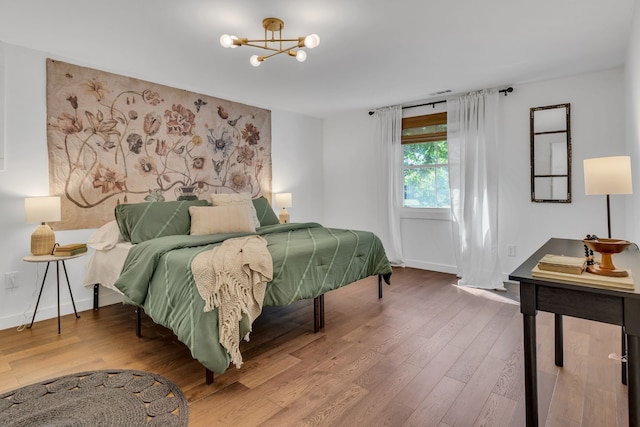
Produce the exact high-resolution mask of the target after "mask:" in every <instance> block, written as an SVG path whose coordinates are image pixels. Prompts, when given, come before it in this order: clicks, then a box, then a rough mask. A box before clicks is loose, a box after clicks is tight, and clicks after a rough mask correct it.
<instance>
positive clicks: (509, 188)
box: [324, 68, 629, 278]
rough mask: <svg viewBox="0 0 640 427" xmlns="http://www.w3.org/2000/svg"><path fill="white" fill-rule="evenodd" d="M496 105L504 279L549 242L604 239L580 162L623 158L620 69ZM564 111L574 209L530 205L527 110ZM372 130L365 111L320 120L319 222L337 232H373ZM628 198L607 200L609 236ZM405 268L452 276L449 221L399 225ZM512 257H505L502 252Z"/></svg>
mask: <svg viewBox="0 0 640 427" xmlns="http://www.w3.org/2000/svg"><path fill="white" fill-rule="evenodd" d="M514 89H515V91H514V92H513V93H512V94H511V95H509V96H508V97H502V98H501V101H500V103H501V120H502V126H501V133H502V145H503V148H502V150H501V171H500V194H499V200H500V208H499V223H500V229H499V248H500V258H501V269H502V271H503V273H504V274H505V278H506V276H507V275H508V274H509V273H510V272H511V271H513V270H514V269H515V268H516V267H517V266H518V265H519V264H520V263H521V262H522V261H524V260H525V259H526V258H527V257H528V256H529V255H530V254H531V253H532V252H533V251H534V250H535V249H537V248H538V247H539V246H540V245H541V244H542V243H544V242H545V241H546V240H547V239H549V238H550V237H565V238H575V239H578V238H582V237H583V236H584V235H586V234H594V233H595V234H598V235H601V236H606V233H607V229H606V204H605V198H604V196H602V197H600V196H585V195H584V182H583V171H582V160H583V159H585V158H589V157H599V156H609V155H620V154H625V153H626V151H625V143H624V134H625V128H624V116H625V111H624V71H623V69H621V68H618V69H613V70H607V71H603V72H599V73H593V74H585V75H579V76H574V77H571V78H566V79H559V80H552V81H545V82H538V83H531V84H527V85H521V86H516V87H514ZM560 103H571V114H572V117H571V120H572V145H573V163H572V167H573V191H572V193H573V194H572V199H573V202H572V203H570V204H555V203H531V196H530V191H531V190H530V158H529V108H531V107H540V106H545V105H553V104H560ZM374 128H375V122H374V119H373V118H372V117H370V116H369V115H368V114H367V112H366V111H353V112H351V113H349V114H343V115H341V116H339V117H332V118H330V119H327V120H325V124H324V131H325V132H324V133H325V135H324V149H325V159H326V161H325V176H326V179H325V218H326V222H327V223H329V224H331V225H333V226H339V227H361V228H365V227H366V228H368V229H370V230H372V231H375V232H379V230H381V229H382V227H381V225H380V223H379V221H378V216H377V214H376V212H377V211H376V207H375V203H376V202H377V188H376V184H375V183H376V182H377V181H376V167H375V158H374V154H375V147H374V146H373V145H374V143H373V132H374ZM627 197H629V196H612V200H611V210H612V228H613V234H614V237H615V236H618V237H619V236H626V226H625V217H626V215H625V203H626V202H627V199H626V198H627ZM401 230H402V239H403V251H404V255H405V258H406V261H407V265H409V266H415V267H419V268H431V269H435V270H438V271H445V272H455V271H456V269H455V260H454V255H453V249H452V244H451V227H450V223H449V221H443V220H424V219H409V218H404V219H402V220H401ZM507 244H513V245H515V246H516V256H515V257H506V245H507Z"/></svg>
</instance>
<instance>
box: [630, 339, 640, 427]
mask: <svg viewBox="0 0 640 427" xmlns="http://www.w3.org/2000/svg"><path fill="white" fill-rule="evenodd" d="M639 358H640V337H639V336H638V335H630V334H629V335H627V369H628V377H627V381H628V386H627V393H628V399H629V427H639V426H640V389H639V387H640V366H638V361H640V359H639Z"/></svg>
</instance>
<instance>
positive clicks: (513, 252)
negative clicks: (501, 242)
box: [507, 245, 516, 256]
mask: <svg viewBox="0 0 640 427" xmlns="http://www.w3.org/2000/svg"><path fill="white" fill-rule="evenodd" d="M507 256H516V245H507Z"/></svg>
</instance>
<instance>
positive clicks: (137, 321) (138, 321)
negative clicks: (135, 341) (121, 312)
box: [136, 307, 142, 338]
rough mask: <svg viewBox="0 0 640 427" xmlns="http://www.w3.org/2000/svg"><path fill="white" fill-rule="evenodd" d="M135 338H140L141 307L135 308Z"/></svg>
mask: <svg viewBox="0 0 640 427" xmlns="http://www.w3.org/2000/svg"><path fill="white" fill-rule="evenodd" d="M136 336H137V337H138V338H140V337H141V336H142V307H137V308H136Z"/></svg>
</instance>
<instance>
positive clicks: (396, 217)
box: [375, 105, 404, 267]
mask: <svg viewBox="0 0 640 427" xmlns="http://www.w3.org/2000/svg"><path fill="white" fill-rule="evenodd" d="M375 119H376V133H375V137H376V144H377V148H378V168H379V171H380V173H379V175H378V177H379V182H378V206H379V207H380V209H379V214H380V221H381V224H382V225H383V232H382V233H381V235H380V238H381V239H382V241H383V243H384V246H385V251H386V253H387V258H389V261H390V262H391V264H392V265H396V266H402V267H404V259H403V255H402V239H401V236H400V213H399V210H400V207H401V206H402V203H403V195H402V188H403V186H402V171H401V170H399V168H401V167H402V161H403V154H402V144H401V141H400V138H401V136H402V107H401V106H399V105H397V106H393V107H385V108H380V109H377V110H375Z"/></svg>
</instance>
